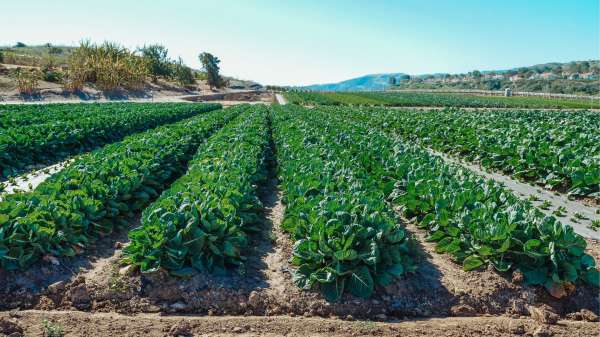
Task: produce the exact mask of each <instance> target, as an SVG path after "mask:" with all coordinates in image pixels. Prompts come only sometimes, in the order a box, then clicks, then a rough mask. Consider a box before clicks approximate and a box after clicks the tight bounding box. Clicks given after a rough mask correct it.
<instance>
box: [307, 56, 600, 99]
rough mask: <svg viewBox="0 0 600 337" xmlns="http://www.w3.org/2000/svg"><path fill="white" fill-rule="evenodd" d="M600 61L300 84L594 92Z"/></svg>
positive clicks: (321, 88) (356, 88)
mask: <svg viewBox="0 0 600 337" xmlns="http://www.w3.org/2000/svg"><path fill="white" fill-rule="evenodd" d="M599 75H600V61H598V60H589V61H573V62H568V63H558V62H552V63H543V64H536V65H532V66H528V67H519V68H510V69H504V70H483V71H479V70H473V71H471V72H468V73H461V74H448V73H435V74H420V75H410V76H409V75H406V74H404V73H389V74H374V75H365V76H361V77H357V78H353V79H349V80H345V81H342V82H337V83H328V84H315V85H308V86H302V87H297V89H303V90H314V91H361V90H366V91H368V90H383V89H389V88H390V87H391V85H390V78H391V77H394V78H395V79H396V83H397V84H396V85H395V86H394V88H396V89H481V90H500V89H503V88H506V87H511V88H513V89H514V90H517V91H532V92H552V93H563V94H585V95H595V94H598V92H599V87H598V78H599Z"/></svg>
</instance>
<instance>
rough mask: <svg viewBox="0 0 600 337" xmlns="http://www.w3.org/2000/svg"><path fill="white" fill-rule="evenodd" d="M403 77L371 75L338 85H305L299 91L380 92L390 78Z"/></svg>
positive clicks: (388, 82) (388, 83)
mask: <svg viewBox="0 0 600 337" xmlns="http://www.w3.org/2000/svg"><path fill="white" fill-rule="evenodd" d="M403 75H406V74H404V73H390V74H371V75H365V76H361V77H356V78H352V79H349V80H346V81H342V82H338V83H328V84H314V85H307V86H303V87H300V89H304V90H314V91H353V90H382V89H386V88H387V87H389V86H390V77H394V78H399V77H401V76H403Z"/></svg>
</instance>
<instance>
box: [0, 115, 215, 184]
mask: <svg viewBox="0 0 600 337" xmlns="http://www.w3.org/2000/svg"><path fill="white" fill-rule="evenodd" d="M71 105H72V104H69V106H67V105H56V106H55V105H47V106H46V107H45V108H43V109H41V108H39V107H38V106H34V105H28V106H26V108H23V107H20V108H19V109H17V110H23V111H18V112H16V113H11V111H10V110H9V111H8V112H7V113H6V114H5V115H2V119H4V120H5V123H6V120H9V121H10V123H12V125H14V126H12V127H7V128H0V180H3V179H5V178H8V177H11V176H14V175H16V174H18V173H20V172H23V171H27V170H30V169H31V168H32V167H34V166H40V165H42V166H45V165H49V164H53V163H56V162H58V161H61V160H63V159H65V158H67V157H68V156H71V155H74V154H78V153H82V152H85V151H90V150H93V149H95V148H98V147H100V146H102V145H105V144H108V143H111V142H114V141H118V140H120V139H122V138H123V137H125V136H127V135H130V134H134V133H137V132H140V131H144V130H147V129H151V128H154V127H157V126H159V125H162V124H167V123H173V122H177V121H179V120H182V119H184V118H188V117H192V116H194V115H196V114H199V113H203V112H207V111H211V110H215V109H218V108H220V105H218V104H207V105H205V104H195V105H190V104H155V105H152V104H133V105H125V104H109V105H107V106H106V107H104V106H99V105H92V104H89V105H88V104H85V105H84V106H85V108H84V109H81V107H79V108H78V109H77V110H76V111H75V112H70V110H69V108H70V106H71ZM11 107H12V106H8V108H9V109H10V108H11ZM86 108H87V109H86ZM38 110H42V111H41V113H37V111H38ZM54 113H56V115H55V114H54ZM64 116H66V117H67V118H65V119H63V118H62V117H64Z"/></svg>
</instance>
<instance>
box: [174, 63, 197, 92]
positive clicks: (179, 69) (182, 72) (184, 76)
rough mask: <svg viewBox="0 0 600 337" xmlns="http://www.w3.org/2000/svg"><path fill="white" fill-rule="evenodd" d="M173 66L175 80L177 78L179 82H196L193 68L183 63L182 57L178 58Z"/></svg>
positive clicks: (189, 83)
mask: <svg viewBox="0 0 600 337" xmlns="http://www.w3.org/2000/svg"><path fill="white" fill-rule="evenodd" d="M172 68H173V70H172V71H171V72H172V76H173V78H174V79H175V80H177V82H179V84H181V85H191V84H194V83H196V79H195V78H194V73H193V72H192V69H191V68H190V67H188V66H186V65H185V64H183V60H182V59H181V57H180V58H179V59H178V60H177V62H174V63H173V64H172Z"/></svg>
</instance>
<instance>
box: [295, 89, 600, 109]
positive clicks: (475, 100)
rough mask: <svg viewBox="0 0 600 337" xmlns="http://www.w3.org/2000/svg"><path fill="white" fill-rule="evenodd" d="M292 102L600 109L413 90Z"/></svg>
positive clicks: (597, 104)
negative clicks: (416, 91) (412, 91)
mask: <svg viewBox="0 0 600 337" xmlns="http://www.w3.org/2000/svg"><path fill="white" fill-rule="evenodd" d="M285 97H286V99H287V100H288V102H290V103H294V104H300V105H383V106H390V107H401V106H412V107H417V106H437V107H446V106H453V107H471V108H517V107H520V108H571V109H575V108H580V109H591V108H593V109H598V108H600V101H598V100H594V101H590V100H584V99H554V98H545V97H502V96H476V95H468V94H449V93H411V92H325V93H319V92H287V93H285Z"/></svg>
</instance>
